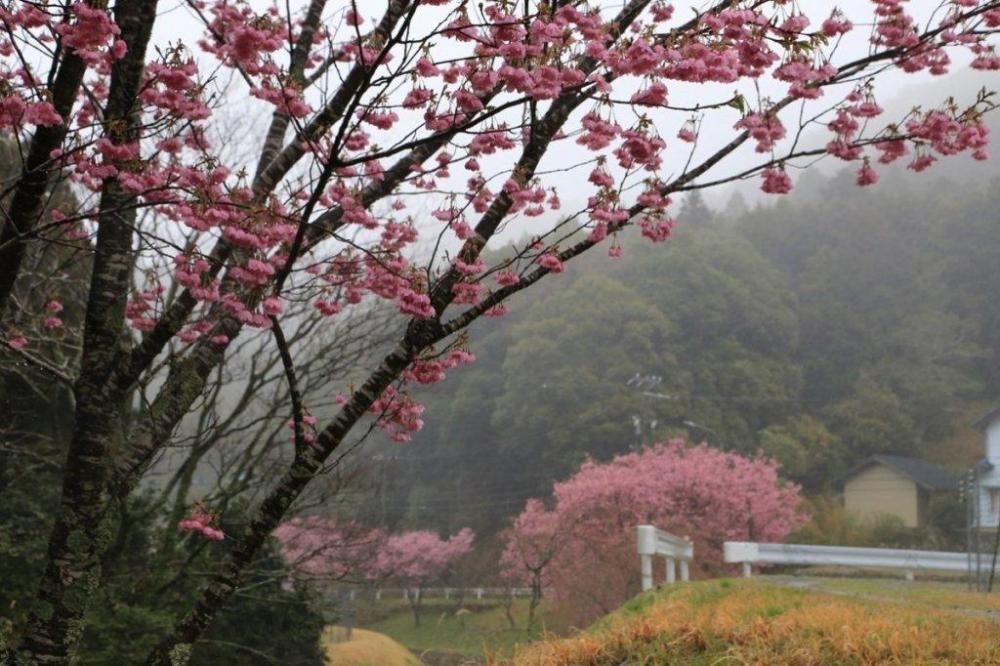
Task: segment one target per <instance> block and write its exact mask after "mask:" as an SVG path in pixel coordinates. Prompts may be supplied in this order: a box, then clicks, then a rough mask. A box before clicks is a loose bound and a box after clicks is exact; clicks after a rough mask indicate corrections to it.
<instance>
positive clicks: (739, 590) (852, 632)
mask: <svg viewBox="0 0 1000 666" xmlns="http://www.w3.org/2000/svg"><path fill="white" fill-rule="evenodd" d="M998 639H1000V624H997V623H996V622H994V621H992V620H988V619H984V618H980V617H971V616H968V615H961V614H956V613H949V612H944V611H936V610H930V609H927V608H919V609H913V608H911V607H908V606H906V605H902V604H896V603H890V602H868V601H862V600H858V599H849V598H844V597H837V596H833V595H827V594H822V593H816V592H803V591H799V590H791V589H787V588H782V587H778V586H776V585H771V584H767V583H763V582H758V581H729V580H724V581H706V582H703V583H694V584H691V585H687V586H683V587H680V588H676V589H675V590H672V591H670V592H658V593H650V594H648V595H642V596H640V597H637V598H636V599H635V600H633V601H632V602H630V603H629V604H626V605H625V606H624V607H623V608H622V609H621V610H619V611H618V612H617V613H615V614H613V615H611V616H609V617H607V618H605V619H604V620H602V621H601V622H599V623H598V624H597V625H595V626H594V627H592V628H591V629H590V630H588V631H586V632H583V633H581V634H580V635H578V636H576V637H573V638H567V639H555V640H549V641H545V642H540V643H536V644H533V645H528V646H525V647H524V648H521V649H519V650H517V651H516V652H515V653H514V656H513V658H512V659H511V660H510V661H509V662H508V663H511V664H516V665H518V666H520V665H524V666H529V665H535V664H537V665H538V666H559V665H561V664H574V665H576V664H588V665H590V664H592V665H594V666H599V665H604V664H608V665H610V664H615V665H617V664H629V665H630V666H631V665H633V664H634V665H641V664H649V665H653V664H670V665H671V666H672V665H674V664H760V665H764V664H767V665H771V664H775V665H779V664H787V665H793V666H814V665H815V666H820V665H830V664H851V665H854V664H857V665H863V664H963V665H965V664H970V665H971V664H1000V640H998Z"/></svg>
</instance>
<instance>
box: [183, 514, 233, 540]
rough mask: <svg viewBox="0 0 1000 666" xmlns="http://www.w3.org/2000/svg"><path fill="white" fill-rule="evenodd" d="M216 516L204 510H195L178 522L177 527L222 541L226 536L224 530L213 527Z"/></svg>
mask: <svg viewBox="0 0 1000 666" xmlns="http://www.w3.org/2000/svg"><path fill="white" fill-rule="evenodd" d="M213 522H215V517H214V516H213V515H211V514H209V513H206V512H204V511H197V510H196V511H193V512H192V513H191V515H189V516H188V517H187V518H185V519H184V520H182V521H180V522H179V523H177V528H178V529H180V530H182V531H184V532H193V533H194V534H200V535H201V536H203V537H205V538H206V539H209V540H211V541H222V540H223V539H225V538H226V535H225V534H223V532H222V530H220V529H218V528H216V527H212V523H213Z"/></svg>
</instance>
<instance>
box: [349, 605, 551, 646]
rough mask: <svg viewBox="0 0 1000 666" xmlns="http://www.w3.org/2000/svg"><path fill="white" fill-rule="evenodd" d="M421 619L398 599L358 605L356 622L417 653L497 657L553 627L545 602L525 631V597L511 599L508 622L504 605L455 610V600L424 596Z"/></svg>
mask: <svg viewBox="0 0 1000 666" xmlns="http://www.w3.org/2000/svg"><path fill="white" fill-rule="evenodd" d="M424 603H425V608H424V610H423V612H422V614H421V623H420V626H419V627H417V626H415V625H414V621H413V614H412V613H411V611H410V608H409V606H407V605H406V604H405V603H404V602H402V601H399V600H390V601H386V602H383V604H381V605H379V606H373V607H371V608H368V609H359V620H358V621H359V625H361V626H364V627H365V628H366V629H370V630H372V631H376V632H379V633H381V634H385V635H386V636H390V637H391V638H392V639H393V640H395V641H397V642H398V643H401V644H402V645H405V646H406V647H408V648H409V649H410V650H411V651H413V652H414V653H416V654H420V653H421V652H423V651H426V650H432V651H436V652H452V653H457V654H461V655H463V656H467V657H493V658H500V657H506V656H508V655H510V654H511V653H512V651H513V649H514V647H515V646H516V645H523V644H526V643H530V642H532V641H534V640H537V639H538V638H540V637H542V636H543V635H544V634H545V632H546V631H551V630H552V629H553V628H555V627H554V625H553V621H552V618H551V617H550V614H549V613H548V612H547V611H548V609H547V606H546V605H545V604H544V603H543V604H542V607H541V608H540V609H539V610H540V612H539V613H538V619H537V620H536V622H535V626H534V628H533V629H532V631H530V632H529V631H527V630H526V629H525V625H526V624H527V615H528V601H527V600H526V599H515V600H514V604H513V607H512V615H513V616H514V620H515V623H516V625H517V626H516V628H512V627H511V626H510V622H508V620H507V617H506V614H505V612H504V608H503V605H501V604H499V603H478V604H477V603H469V604H466V605H465V606H463V607H462V608H463V609H462V610H460V611H458V612H456V604H455V603H454V602H451V601H445V600H443V599H427V600H425V602H424Z"/></svg>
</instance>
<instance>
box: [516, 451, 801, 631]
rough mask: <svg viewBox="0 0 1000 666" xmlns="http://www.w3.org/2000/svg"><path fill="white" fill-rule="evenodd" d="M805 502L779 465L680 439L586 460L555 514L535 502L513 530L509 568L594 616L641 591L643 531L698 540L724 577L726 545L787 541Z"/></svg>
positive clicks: (557, 495)
mask: <svg viewBox="0 0 1000 666" xmlns="http://www.w3.org/2000/svg"><path fill="white" fill-rule="evenodd" d="M801 499H802V498H801V496H800V494H799V487H798V486H796V485H794V484H789V483H783V482H781V481H780V480H779V478H778V468H777V465H776V463H774V462H773V461H770V460H767V459H763V458H757V459H749V458H745V457H743V456H740V455H738V454H735V453H727V452H724V451H720V450H718V449H714V448H711V447H709V446H708V445H707V444H699V445H697V446H689V445H687V444H686V443H685V442H683V441H680V440H674V441H671V442H668V443H662V444H656V445H654V446H652V447H650V448H647V449H644V450H642V451H639V452H636V453H628V454H624V455H620V456H617V457H615V458H614V459H613V460H611V461H610V462H608V463H603V464H601V463H595V462H586V463H584V464H583V466H582V467H581V468H580V471H579V472H577V473H576V474H575V475H574V476H572V477H571V478H569V479H567V480H566V481H563V482H560V483H557V484H556V485H555V487H554V488H553V491H552V508H551V509H546V508H545V507H544V506H543V505H542V503H541V502H539V501H537V500H533V501H530V502H529V503H528V504H527V506H526V507H525V509H524V511H523V512H522V513H521V514H520V515H519V516H518V517H517V518H516V519H515V520H514V522H513V525H512V526H511V529H510V531H509V537H508V540H507V546H506V548H505V550H504V553H503V555H502V557H501V566H502V567H503V568H504V570H505V571H509V572H511V575H522V576H523V575H527V576H529V577H530V579H531V580H532V584H533V585H534V584H535V581H537V583H538V584H539V585H541V584H542V583H544V584H545V585H546V586H550V587H551V588H552V589H553V591H554V593H555V596H556V598H557V599H559V600H560V601H563V602H565V605H566V606H567V607H569V608H571V609H572V612H573V613H574V614H575V615H576V616H577V617H578V619H581V620H587V619H591V618H593V617H594V616H596V615H599V614H601V613H606V612H609V611H610V610H612V609H614V608H615V607H617V606H618V604H620V603H622V602H623V601H624V600H625V599H627V598H628V597H629V596H630V595H632V594H634V593H635V592H636V591H637V590H638V589H639V568H638V561H637V558H636V555H635V527H636V525H641V524H653V525H656V526H657V527H659V528H661V529H665V530H667V531H669V532H672V533H674V534H677V535H680V536H687V537H689V538H691V539H692V541H693V542H694V547H695V553H696V558H695V566H696V568H697V569H700V570H701V571H703V572H704V571H710V572H717V571H720V570H721V569H722V557H721V555H722V543H723V542H724V541H781V540H782V539H783V538H784V537H785V536H786V535H787V534H788V533H789V532H791V531H792V530H794V529H795V528H796V527H798V526H799V525H801V524H802V523H803V522H804V521H805V519H806V516H805V514H804V513H803V512H802V511H801V510H800V504H801ZM594 581H601V582H600V584H599V585H595V584H594Z"/></svg>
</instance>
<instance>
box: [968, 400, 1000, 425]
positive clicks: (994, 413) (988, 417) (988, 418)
mask: <svg viewBox="0 0 1000 666" xmlns="http://www.w3.org/2000/svg"><path fill="white" fill-rule="evenodd" d="M997 418H1000V404H997V405H995V406H994V407H993V409H991V410H990V411H988V412H986V413H985V414H983V415H982V416H980V417H979V420H978V421H976V422H975V423H973V424H972V427H973V428H978V429H979V430H986V428H987V427H989V425H990V424H991V423H993V421H994V420H996V419H997Z"/></svg>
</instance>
